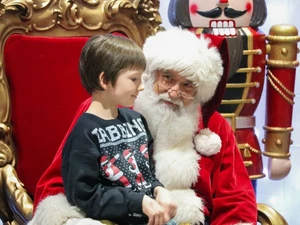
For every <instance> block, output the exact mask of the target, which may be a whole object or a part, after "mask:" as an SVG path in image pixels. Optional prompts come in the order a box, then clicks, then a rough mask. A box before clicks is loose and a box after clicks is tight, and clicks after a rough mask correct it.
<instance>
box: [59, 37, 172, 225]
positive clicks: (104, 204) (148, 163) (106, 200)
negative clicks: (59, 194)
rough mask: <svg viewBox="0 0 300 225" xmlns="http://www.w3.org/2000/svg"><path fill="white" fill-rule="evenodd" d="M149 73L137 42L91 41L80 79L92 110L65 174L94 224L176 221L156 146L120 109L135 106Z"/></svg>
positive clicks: (139, 119)
mask: <svg viewBox="0 0 300 225" xmlns="http://www.w3.org/2000/svg"><path fill="white" fill-rule="evenodd" d="M145 67H146V59H145V56H144V54H143V52H142V50H141V49H140V48H139V47H138V46H137V45H136V44H135V43H134V42H133V41H131V40H129V39H127V38H123V37H118V36H114V35H111V34H106V35H100V36H94V37H92V38H90V39H89V40H88V42H87V43H86V44H85V46H84V48H83V50H82V52H81V56H80V62H79V72H80V77H81V81H82V84H83V86H84V88H85V89H86V91H87V92H88V93H89V94H91V96H92V103H91V105H90V106H89V108H88V110H87V111H86V112H85V113H84V114H83V115H82V116H81V117H80V118H79V119H78V121H77V123H76V125H75V127H74V129H73V130H72V132H71V133H70V135H69V137H68V139H67V141H66V144H65V146H64V148H63V154H62V159H63V162H62V167H61V171H62V177H63V184H64V189H65V194H66V196H67V199H68V201H69V202H70V204H72V205H75V206H77V207H79V208H80V209H81V210H82V211H83V212H84V213H85V214H86V216H88V217H90V218H93V219H96V220H111V221H113V222H114V223H118V224H146V223H148V224H165V223H166V222H167V221H169V220H170V219H171V218H172V217H174V215H175V213H176V205H175V203H174V202H173V200H172V199H171V197H170V194H169V192H168V191H167V190H166V189H164V188H163V185H162V184H161V183H160V182H159V181H158V179H156V177H155V175H154V165H153V161H152V142H153V138H152V136H151V134H150V132H149V129H148V125H147V123H146V121H145V119H144V117H143V116H142V115H141V114H139V113H137V112H135V111H133V110H130V109H128V108H118V105H122V106H124V107H131V106H132V105H133V103H134V100H135V99H136V97H137V95H138V93H139V91H140V90H142V89H143V87H142V84H141V75H142V73H143V71H144V70H145ZM154 198H155V200H154Z"/></svg>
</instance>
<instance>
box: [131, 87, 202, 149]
mask: <svg viewBox="0 0 300 225" xmlns="http://www.w3.org/2000/svg"><path fill="white" fill-rule="evenodd" d="M165 101H167V102H169V103H172V104H168V103H166V102H165ZM198 107H199V104H198V103H196V102H191V103H190V104H189V105H187V106H184V105H183V102H182V101H181V100H180V99H177V100H175V101H174V100H171V99H170V97H169V95H168V93H163V94H156V93H155V92H154V91H153V90H152V89H151V90H149V89H146V90H144V91H141V92H140V93H139V95H138V97H137V99H136V101H135V103H134V109H135V110H136V111H138V112H140V113H141V114H142V115H143V116H144V117H145V118H146V120H147V123H148V125H149V129H150V132H151V134H152V136H153V138H154V143H155V146H156V149H172V148H174V147H178V146H179V145H181V144H183V143H186V142H189V143H192V142H193V137H194V135H195V132H196V131H197V128H198V122H199V121H198V120H199V110H198Z"/></svg>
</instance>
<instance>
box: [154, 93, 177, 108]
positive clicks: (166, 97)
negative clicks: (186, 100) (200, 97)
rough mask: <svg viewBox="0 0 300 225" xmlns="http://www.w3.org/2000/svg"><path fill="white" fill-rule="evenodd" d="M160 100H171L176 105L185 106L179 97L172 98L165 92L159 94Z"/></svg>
mask: <svg viewBox="0 0 300 225" xmlns="http://www.w3.org/2000/svg"><path fill="white" fill-rule="evenodd" d="M157 99H158V101H160V100H163V101H167V102H170V103H172V104H174V105H177V106H179V107H183V102H182V101H181V100H179V99H171V98H170V96H169V94H168V93H163V94H159V95H158V96H157Z"/></svg>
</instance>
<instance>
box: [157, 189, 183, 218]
mask: <svg viewBox="0 0 300 225" xmlns="http://www.w3.org/2000/svg"><path fill="white" fill-rule="evenodd" d="M154 196H155V200H156V201H157V202H158V203H159V204H160V205H161V206H162V207H163V208H164V209H165V210H166V212H167V213H168V214H169V216H170V218H173V217H174V216H175V215H176V211H177V205H176V203H175V201H174V200H173V198H172V196H171V193H170V191H168V190H167V189H165V188H163V187H156V188H155V189H154Z"/></svg>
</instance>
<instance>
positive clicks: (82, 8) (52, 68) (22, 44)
mask: <svg viewBox="0 0 300 225" xmlns="http://www.w3.org/2000/svg"><path fill="white" fill-rule="evenodd" d="M1 4H2V5H1V13H0V18H1V20H0V47H1V48H0V51H1V54H0V219H1V220H2V221H4V222H5V223H9V224H20V225H22V224H26V223H27V221H28V220H30V219H31V217H32V208H33V204H32V203H33V195H34V192H35V186H36V183H37V181H38V179H39V178H40V176H41V175H42V173H43V172H44V171H45V170H46V168H47V167H48V166H49V164H50V163H51V161H52V160H53V157H54V155H55V153H56V151H57V149H58V147H59V145H60V143H61V141H62V139H63V137H64V135H65V133H66V132H67V129H68V128H69V126H70V123H71V121H72V120H73V116H74V115H75V112H76V110H77V108H78V107H79V105H80V103H81V102H82V101H84V100H85V99H86V98H87V97H88V94H87V93H86V91H85V90H84V89H83V87H82V86H81V83H80V78H79V74H78V61H79V55H80V52H81V49H82V47H83V45H84V44H85V42H86V41H87V39H88V38H89V37H90V36H92V35H96V34H104V33H113V32H118V33H121V34H123V35H126V36H127V37H128V38H131V39H133V40H134V41H135V42H136V43H137V44H138V45H139V46H142V45H143V43H144V40H145V39H146V37H148V36H149V35H152V34H154V33H155V32H156V31H157V30H158V29H159V24H160V22H161V21H160V16H159V13H158V4H159V3H158V1H156V0H153V1H147V2H145V1H142V0H141V1H136V0H119V1H115V0H99V1H76V0H75V1H68V3H66V2H65V1H63V0H58V1H48V2H47V3H46V2H45V1H42V0H36V1H34V2H30V1H26V0H19V1H5V2H2V3H1Z"/></svg>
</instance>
